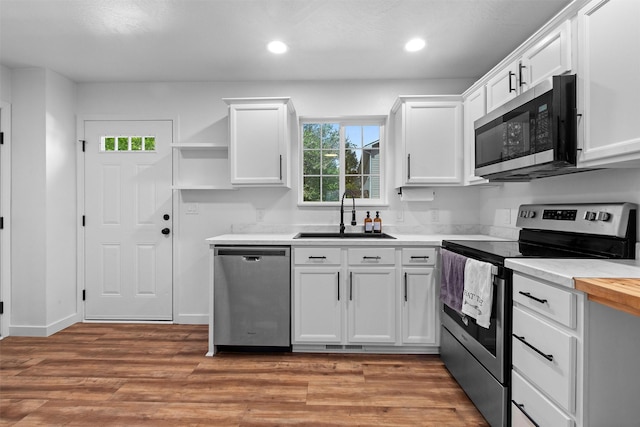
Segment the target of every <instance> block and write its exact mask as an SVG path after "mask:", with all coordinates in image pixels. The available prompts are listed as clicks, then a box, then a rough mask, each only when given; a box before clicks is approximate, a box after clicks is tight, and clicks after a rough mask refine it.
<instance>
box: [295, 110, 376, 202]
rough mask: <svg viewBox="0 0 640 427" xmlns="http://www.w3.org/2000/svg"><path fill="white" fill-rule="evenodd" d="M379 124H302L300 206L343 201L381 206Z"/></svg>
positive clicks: (321, 122) (368, 122)
mask: <svg viewBox="0 0 640 427" xmlns="http://www.w3.org/2000/svg"><path fill="white" fill-rule="evenodd" d="M383 129H384V128H383V124H382V122H381V121H375V122H371V121H363V120H359V121H354V120H349V121H340V122H338V121H336V122H323V121H303V123H302V162H301V164H302V187H301V188H302V190H301V192H302V194H301V200H302V202H303V203H322V202H338V201H340V198H341V197H342V194H343V193H345V192H346V195H347V197H349V198H355V199H361V200H367V201H370V202H374V203H375V202H381V201H382V200H383V194H382V185H381V182H382V169H381V164H382V135H383Z"/></svg>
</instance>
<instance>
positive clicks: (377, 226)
mask: <svg viewBox="0 0 640 427" xmlns="http://www.w3.org/2000/svg"><path fill="white" fill-rule="evenodd" d="M373 232H374V233H382V218H380V211H376V217H375V218H374V219H373Z"/></svg>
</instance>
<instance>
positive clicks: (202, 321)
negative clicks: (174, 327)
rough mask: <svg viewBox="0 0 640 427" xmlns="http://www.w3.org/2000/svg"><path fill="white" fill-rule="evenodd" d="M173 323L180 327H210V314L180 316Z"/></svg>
mask: <svg viewBox="0 0 640 427" xmlns="http://www.w3.org/2000/svg"><path fill="white" fill-rule="evenodd" d="M173 323H176V324H180V325H208V324H209V315H208V314H180V315H178V316H176V317H175V319H173Z"/></svg>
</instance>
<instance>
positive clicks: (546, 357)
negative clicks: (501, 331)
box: [513, 334, 553, 362]
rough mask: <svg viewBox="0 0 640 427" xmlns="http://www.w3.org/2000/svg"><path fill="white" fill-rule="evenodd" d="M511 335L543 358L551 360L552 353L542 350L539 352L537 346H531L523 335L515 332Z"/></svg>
mask: <svg viewBox="0 0 640 427" xmlns="http://www.w3.org/2000/svg"><path fill="white" fill-rule="evenodd" d="M513 336H514V337H515V338H517V339H518V340H519V341H521V342H522V343H523V344H524V345H526V346H527V347H529V348H530V349H531V350H533V351H535V352H536V353H538V354H539V355H540V356H542V357H544V358H545V359H547V360H548V361H549V362H553V354H545V353H543V352H541V351H540V350H538V349H537V348H535V347H534V346H532V345H531V344H529V343H528V342H527V341H526V340H525V339H524V337H520V336H518V335H516V334H513Z"/></svg>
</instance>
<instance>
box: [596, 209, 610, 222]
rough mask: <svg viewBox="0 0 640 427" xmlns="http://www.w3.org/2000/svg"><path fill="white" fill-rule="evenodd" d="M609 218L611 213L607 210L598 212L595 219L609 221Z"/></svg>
mask: <svg viewBox="0 0 640 427" xmlns="http://www.w3.org/2000/svg"><path fill="white" fill-rule="evenodd" d="M609 218H611V215H610V214H609V212H602V211H600V212H598V215H597V216H596V219H597V220H598V221H609Z"/></svg>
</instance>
